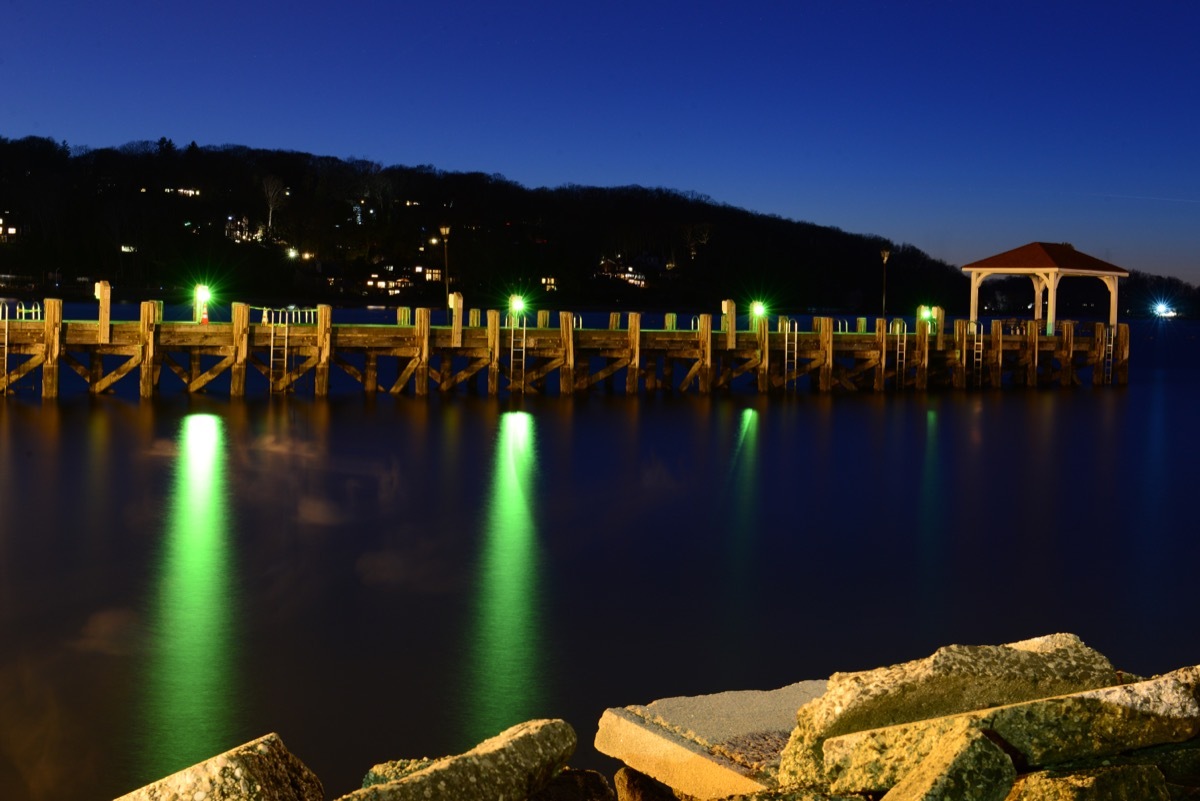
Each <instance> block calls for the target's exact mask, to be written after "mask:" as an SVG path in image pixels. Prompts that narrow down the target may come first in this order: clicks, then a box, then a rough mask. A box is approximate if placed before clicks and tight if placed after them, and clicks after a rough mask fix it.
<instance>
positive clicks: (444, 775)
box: [340, 720, 576, 801]
mask: <svg viewBox="0 0 1200 801" xmlns="http://www.w3.org/2000/svg"><path fill="white" fill-rule="evenodd" d="M575 742H576V741H575V730H574V729H572V728H571V726H570V724H568V723H567V722H566V721H563V720H533V721H528V722H526V723H519V724H517V725H516V726H513V727H512V728H510V729H507V730H505V731H503V732H501V733H500V734H498V735H496V736H495V737H492V738H491V739H488V740H484V741H483V742H482V743H480V744H479V745H477V746H475V747H474V748H472V749H471V750H470V751H468V752H466V753H465V754H460V755H458V756H450V757H444V758H443V759H437V760H433V761H432V762H430V763H429V764H428V765H425V766H424V767H419V768H416V769H414V763H415V762H419V761H421V760H401V761H399V762H394V763H384V764H382V765H376V766H374V767H373V768H371V770H370V771H369V772H368V774H367V777H368V780H370V781H377V780H378V779H379V778H386V777H389V776H394V777H395V778H394V779H391V780H388V781H385V782H384V783H377V784H371V785H367V786H364V787H363V788H362V789H361V790H355V791H354V792H352V793H350V794H348V795H345V796H342V797H341V800H340V801H430V799H454V801H498V800H499V799H504V800H505V801H519V799H526V798H530V797H531V796H533V795H534V794H535V793H537V792H538V791H539V790H541V789H543V788H544V787H546V786H547V785H548V784H549V783H550V781H551V780H552V779H553V778H554V776H555V775H556V774H557V773H558V772H559V771H561V770H562V769H563V768H565V767H566V764H567V760H568V759H570V758H571V755H572V754H573V753H575Z"/></svg>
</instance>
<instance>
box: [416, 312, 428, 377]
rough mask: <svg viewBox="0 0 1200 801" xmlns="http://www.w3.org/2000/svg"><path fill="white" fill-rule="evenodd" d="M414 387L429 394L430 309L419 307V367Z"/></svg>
mask: <svg viewBox="0 0 1200 801" xmlns="http://www.w3.org/2000/svg"><path fill="white" fill-rule="evenodd" d="M415 378H416V381H415V382H414V387H413V389H414V390H415V391H416V393H417V395H418V396H423V395H428V394H429V309H417V367H416V373H415Z"/></svg>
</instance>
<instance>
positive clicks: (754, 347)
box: [0, 288, 1129, 398]
mask: <svg viewBox="0 0 1200 801" xmlns="http://www.w3.org/2000/svg"><path fill="white" fill-rule="evenodd" d="M105 289H106V288H105ZM97 294H98V296H99V297H100V300H101V303H100V308H99V313H98V315H97V319H96V320H84V321H77V320H64V319H63V316H62V315H63V306H62V301H60V300H56V299H47V300H46V301H45V302H44V304H42V305H41V306H38V307H37V313H36V314H31V313H27V312H26V310H24V309H22V310H21V311H22V313H21V314H19V315H17V317H16V318H11V317H9V316H7V307H5V311H6V314H5V315H4V319H3V320H2V321H0V355H2V356H3V364H4V369H3V371H0V392H7V391H8V390H9V389H10V388H12V387H13V386H14V385H16V384H17V383H18V382H21V381H22V380H23V379H26V377H27V376H31V374H32V373H34V371H35V370H38V369H39V368H40V372H41V395H42V397H43V398H55V397H57V396H58V394H59V385H60V374H61V373H63V372H64V368H65V369H66V370H69V371H70V373H73V374H74V375H76V376H78V377H79V378H81V379H82V380H83V381H84V382H85V383H86V386H87V389H88V391H89V392H91V393H101V392H105V391H108V390H110V389H111V388H112V387H113V386H114V385H115V384H116V383H117V382H118V381H121V380H122V379H124V378H126V377H127V376H130V375H131V374H133V373H135V372H136V373H137V375H138V379H137V380H138V382H139V394H140V395H141V397H143V398H149V397H152V396H153V395H154V394H155V393H156V392H158V390H159V387H160V381H162V380H164V379H163V376H175V378H176V379H178V381H180V382H182V385H183V387H184V388H185V389H186V391H187V392H201V391H204V390H205V389H206V388H207V387H209V385H210V384H211V383H212V382H213V381H214V379H216V378H218V377H219V376H222V375H223V374H224V373H226V372H228V373H229V392H230V395H231V396H233V397H242V396H244V395H246V394H247V393H248V392H251V391H257V392H262V391H266V392H272V393H275V392H288V391H293V390H296V389H297V388H298V387H300V386H301V384H300V381H301V379H304V383H303V387H304V388H305V391H308V390H307V387H309V386H311V388H312V389H311V391H312V392H313V393H314V394H315V395H316V396H317V397H323V396H326V395H328V393H329V387H330V373H331V369H332V368H337V369H338V370H341V371H342V372H344V373H345V374H347V375H349V376H350V377H352V378H353V379H354V380H355V381H356V382H357V383H358V384H359V385H360V386H361V387H362V389H363V391H364V392H368V393H374V392H381V391H382V392H390V393H393V394H399V393H405V392H409V393H412V394H415V395H418V396H423V395H428V394H430V393H431V392H440V393H448V392H453V391H456V390H461V391H473V392H479V393H483V392H486V393H487V394H488V395H498V394H502V393H504V394H513V393H525V394H532V393H541V394H554V393H557V394H560V395H569V394H572V393H576V392H587V391H589V390H591V389H592V388H593V387H595V386H597V385H604V386H606V387H609V388H610V389H613V390H616V389H618V387H619V388H622V389H623V391H624V392H625V393H628V394H637V393H643V392H644V393H656V392H696V393H709V392H713V391H717V390H724V389H727V388H731V387H733V386H735V382H736V386H738V387H742V386H745V387H749V388H752V389H754V390H757V391H758V392H759V393H774V392H778V393H784V392H790V391H796V390H808V391H817V392H831V391H841V390H845V391H855V390H866V391H875V392H883V391H906V390H926V389H931V388H939V387H947V388H956V389H962V390H966V389H972V388H983V387H1001V386H1025V387H1037V386H1046V385H1059V386H1071V385H1075V384H1080V383H1082V382H1084V381H1090V382H1091V383H1093V384H1096V385H1100V384H1125V383H1127V380H1128V365H1129V328H1128V326H1127V325H1125V324H1118V325H1115V326H1109V325H1105V324H1104V323H1087V324H1077V323H1074V322H1071V321H1059V322H1058V323H1056V324H1055V326H1054V332H1053V333H1052V334H1048V333H1046V331H1045V330H1043V329H1042V327H1041V325H1040V321H1038V323H1037V324H1035V321H1032V320H1028V321H1018V320H1010V321H1003V320H992V321H988V322H987V323H986V324H979V323H973V322H969V321H965V320H956V321H954V322H953V324H952V325H951V326H949V327H947V326H946V325H945V324H944V319H943V316H942V314H941V312H940V310H938V309H934V310H933V314H932V315H931V319H929V320H924V319H922V320H918V321H917V322H916V324H915V326H914V329H915V330H909V329H908V327H907V324H906V323H905V322H904V321H903V320H898V319H897V320H893V321H891V322H888V321H886V320H884V319H882V318H878V319H874V320H870V319H868V318H865V317H860V318H856V319H854V320H852V321H846V320H836V319H834V318H831V317H815V318H813V319H812V324H811V325H810V326H805V328H807V329H809V330H801V326H800V325H799V323H798V322H797V321H796V320H791V319H788V318H786V317H779V318H775V319H774V320H771V319H769V318H768V317H766V316H762V317H758V318H752V319H751V324H750V325H749V326H748V328H747V329H746V330H736V320H737V314H736V309H735V307H734V304H733V303H732V302H731V301H726V302H725V303H724V304H722V309H723V313H722V314H720V315H712V314H698V315H695V316H690V315H689V316H688V317H687V318H685V319H686V323H685V327H683V328H680V327H679V326H678V322H679V319H680V318H679V316H678V315H675V314H667V315H665V316H664V317H663V327H662V328H661V329H646V328H643V327H642V315H641V314H639V313H637V312H628V313H624V314H622V313H616V312H614V313H612V314H611V315H610V316H609V326H608V328H605V329H598V328H583V327H581V325H580V318H579V317H578V316H577V315H574V314H572V313H570V312H559V313H557V314H556V315H555V316H553V317H552V316H551V314H550V313H549V312H546V311H539V312H537V313H536V315H530V316H528V317H525V316H514V315H512V314H511V313H502V312H501V311H499V310H494V309H493V310H488V311H486V312H483V311H481V310H480V309H471V310H470V311H469V312H467V313H466V314H463V313H462V309H463V306H462V300H461V296H458V295H455V296H454V300H455V303H456V305H455V306H454V308H455V309H456V310H457V311H455V312H454V313H453V314H452V317H451V319H452V324H451V325H448V326H433V325H431V324H430V319H431V312H430V310H429V309H424V308H419V309H416V310H415V313H414V312H413V310H411V309H407V308H401V309H398V310H397V312H396V323H395V324H394V325H378V324H374V325H370V324H346V323H338V324H335V323H334V322H333V310H332V308H331V307H330V306H317V307H316V308H314V309H307V310H291V309H286V310H284V309H280V310H270V309H252V308H251V307H250V306H249V305H247V304H244V303H234V304H232V317H231V321H230V322H221V323H218V322H190V321H188V322H166V321H164V320H163V312H162V309H163V305H162V303H161V302H159V301H144V302H142V304H141V307H140V312H141V313H140V319H139V320H138V321H129V322H123V321H119V322H114V321H112V320H111V319H110V314H109V305H108V303H107V291H105V292H103V293H101V292H100V290H99V289H98V293H97ZM464 317H465V318H466V319H464ZM205 319H207V318H205ZM117 357H119V364H114V363H115V362H116V361H118V359H117ZM106 359H107V361H108V364H107V365H106V363H105V362H106ZM164 367H165V368H166V370H165V371H164V369H163V368H164ZM110 368H111V369H110ZM255 376H259V377H261V378H255ZM310 376H311V382H310V381H308V378H309V377H310ZM743 376H745V377H746V378H743ZM28 380H29V381H30V382H32V381H33V380H34V379H33V378H32V377H31V378H29V379H28ZM256 387H257V389H256ZM464 388H465V389H464Z"/></svg>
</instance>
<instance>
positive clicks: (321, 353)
mask: <svg viewBox="0 0 1200 801" xmlns="http://www.w3.org/2000/svg"><path fill="white" fill-rule="evenodd" d="M332 359H333V307H332V306H327V305H324V304H317V366H316V368H315V369H316V375H315V376H314V379H313V393H314V394H315V395H316V396H317V397H318V398H324V397H326V396H327V395H329V363H330V361H331V360H332Z"/></svg>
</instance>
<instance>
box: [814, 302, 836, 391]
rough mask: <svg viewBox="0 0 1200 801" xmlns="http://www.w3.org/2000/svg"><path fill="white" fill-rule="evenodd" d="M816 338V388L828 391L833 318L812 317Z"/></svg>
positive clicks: (830, 372) (831, 382)
mask: <svg viewBox="0 0 1200 801" xmlns="http://www.w3.org/2000/svg"><path fill="white" fill-rule="evenodd" d="M813 325H814V326H815V327H816V329H817V340H818V342H819V343H820V348H821V366H820V368H819V369H818V370H817V389H818V390H820V391H821V392H829V391H830V390H832V389H833V318H832V317H814V318H813Z"/></svg>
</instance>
